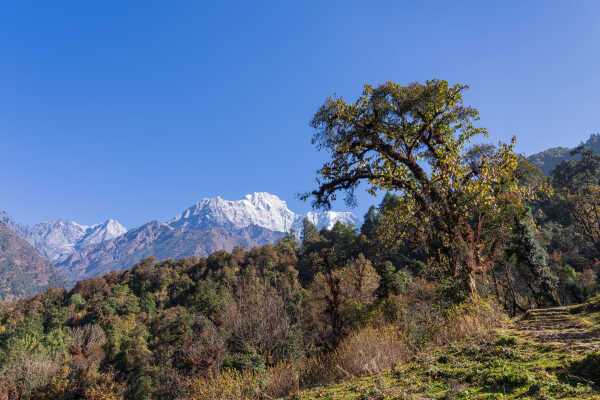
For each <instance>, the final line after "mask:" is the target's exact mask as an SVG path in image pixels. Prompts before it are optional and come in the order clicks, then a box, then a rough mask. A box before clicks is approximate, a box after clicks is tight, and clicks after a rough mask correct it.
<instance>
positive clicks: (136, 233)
mask: <svg viewBox="0 0 600 400" xmlns="http://www.w3.org/2000/svg"><path fill="white" fill-rule="evenodd" d="M305 217H306V218H308V219H309V220H310V221H311V222H312V223H314V224H315V225H316V226H317V228H319V229H320V228H323V227H325V228H328V229H330V228H332V227H333V226H334V225H335V223H336V222H338V221H340V222H342V223H344V224H348V223H352V224H355V225H357V224H358V219H357V218H356V217H355V216H354V214H352V213H350V212H335V211H327V212H322V213H315V212H309V213H306V214H296V213H294V212H293V211H291V210H290V209H289V208H288V207H287V204H286V202H285V201H283V200H281V199H280V198H279V197H277V196H275V195H273V194H270V193H264V192H262V193H253V194H249V195H246V197H245V198H243V199H241V200H235V201H231V200H224V199H222V198H220V197H213V198H207V199H204V200H201V201H200V202H198V203H196V204H195V205H193V206H191V207H189V208H188V209H186V210H185V211H183V212H182V213H181V214H179V215H177V216H176V217H175V218H172V219H171V220H169V221H168V222H156V221H153V222H149V223H147V224H144V225H142V226H140V227H138V228H134V229H131V230H129V231H127V233H125V234H123V235H120V236H118V237H115V238H113V239H110V240H104V241H102V242H100V243H97V244H93V245H89V246H84V247H81V248H78V249H77V250H76V251H74V252H73V253H72V254H70V255H69V256H68V257H66V258H64V259H62V260H59V262H58V263H57V264H56V267H57V269H58V270H59V272H61V273H62V274H63V275H64V276H66V277H68V278H69V279H71V280H77V279H82V278H87V277H93V276H97V275H100V274H103V273H105V272H108V271H112V270H116V269H127V268H131V267H132V266H133V265H134V264H135V263H137V262H139V261H140V260H141V259H143V258H145V257H149V256H155V257H156V258H158V259H159V260H162V259H167V258H181V257H190V256H197V257H204V256H207V255H209V254H210V253H213V252H215V251H218V250H227V251H231V249H233V248H234V247H235V246H244V247H246V248H251V247H254V246H261V245H265V244H268V243H275V242H277V241H278V240H279V239H281V238H282V237H284V236H285V235H286V233H289V232H291V231H292V230H293V231H294V232H295V234H296V236H297V237H298V238H300V237H301V236H302V226H303V224H302V221H303V219H304V218H305Z"/></svg>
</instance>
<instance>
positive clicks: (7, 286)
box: [0, 221, 66, 300]
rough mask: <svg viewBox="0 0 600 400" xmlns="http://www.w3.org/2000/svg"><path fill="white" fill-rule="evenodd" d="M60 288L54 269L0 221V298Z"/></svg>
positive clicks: (59, 278)
mask: <svg viewBox="0 0 600 400" xmlns="http://www.w3.org/2000/svg"><path fill="white" fill-rule="evenodd" d="M64 285H66V281H65V279H64V278H62V277H61V276H60V275H59V274H58V273H57V272H56V270H55V269H54V266H53V265H52V264H51V263H50V262H49V261H47V260H45V259H44V258H42V257H41V256H40V255H39V254H38V252H37V251H36V250H35V249H34V248H33V247H31V246H30V245H29V243H27V242H26V241H25V240H23V239H21V238H20V237H19V236H18V235H17V234H16V233H15V232H14V231H13V230H12V229H11V228H10V227H9V226H8V225H7V224H5V223H4V222H2V221H0V299H3V300H14V299H16V298H19V297H24V296H29V295H32V294H34V293H38V292H40V291H43V290H45V289H47V288H49V287H55V286H64Z"/></svg>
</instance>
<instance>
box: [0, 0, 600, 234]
mask: <svg viewBox="0 0 600 400" xmlns="http://www.w3.org/2000/svg"><path fill="white" fill-rule="evenodd" d="M492 3H494V4H492ZM0 55H1V58H0V60H1V61H0V152H1V156H0V209H5V210H7V211H8V212H9V214H11V215H12V216H13V217H15V218H16V219H17V220H18V221H21V222H24V223H35V222H39V221H43V220H51V219H57V218H68V219H74V220H76V221H79V222H81V223H96V222H100V221H102V220H104V219H106V218H109V217H114V218H117V219H119V220H120V221H121V222H122V223H123V224H124V225H126V226H127V227H134V226H137V225H139V224H142V223H144V222H146V221H149V220H152V219H158V220H164V219H167V218H170V217H172V216H174V215H175V214H177V213H179V212H180V211H182V210H183V209H185V208H187V207H188V206H189V205H191V204H193V203H195V202H196V201H198V200H200V199H201V198H203V197H209V196H215V195H220V196H221V197H223V198H226V199H238V198H241V197H242V196H243V195H244V194H245V193H249V192H253V191H268V192H272V193H275V194H278V195H279V196H280V197H282V198H283V199H284V200H287V201H288V204H289V206H290V208H291V209H292V210H295V211H307V210H308V209H309V208H310V205H309V204H307V203H304V202H301V201H299V200H298V199H297V198H296V193H298V192H302V191H305V190H309V189H311V188H313V183H314V176H315V175H314V172H315V170H316V169H317V168H318V167H319V165H320V162H321V161H322V160H323V157H324V155H323V154H319V153H317V152H316V150H315V149H314V148H313V146H312V145H311V144H310V138H311V136H312V133H313V132H312V130H311V128H310V127H309V125H308V122H309V120H310V118H311V116H312V115H313V114H314V112H315V111H316V109H317V108H318V106H319V105H321V104H322V102H323V101H324V100H325V98H326V97H328V96H329V95H331V94H333V93H334V92H336V93H337V94H339V95H342V96H343V97H344V98H346V99H348V100H352V99H354V98H355V97H356V96H357V95H358V94H359V93H360V91H361V88H362V85H363V83H372V84H379V83H382V82H384V81H387V80H393V81H397V82H400V83H409V82H412V81H424V80H426V79H431V78H440V79H445V80H449V81H451V82H461V83H468V84H470V85H471V90H470V91H469V92H468V94H467V95H466V102H467V103H468V104H470V105H473V106H475V107H477V108H478V109H479V110H480V112H481V123H482V125H484V126H486V127H487V128H488V129H489V131H490V132H491V140H492V141H494V142H496V141H497V140H508V139H509V138H510V137H511V136H512V135H517V137H518V147H517V150H519V151H520V152H523V153H527V154H530V153H532V152H536V151H539V150H543V149H545V148H548V147H551V146H558V145H562V146H573V145H576V144H578V143H579V142H580V141H582V140H583V139H585V138H586V137H587V136H589V135H590V134H591V133H593V132H598V131H600V111H599V110H598V106H599V104H600V2H599V1H597V0H589V1H563V0H561V1H550V0H541V1H501V2H500V1H498V2H487V1H472V2H468V1H440V2H420V1H419V2H417V1H410V2H409V1H405V2H402V1H389V2H384V1H369V2H366V1H347V0H346V1H314V2H313V1H296V2H291V1H272V2H249V1H248V2H226V1H219V2H201V1H187V2H186V1H148V0H146V1H139V2H134V1H131V2H124V1H103V2H85V1H72V2H67V1H53V2H40V1H36V2H30V1H13V2H5V4H3V7H2V10H1V12H0ZM359 200H360V204H359V208H358V209H357V210H356V212H357V213H358V214H363V213H364V212H365V210H366V209H367V208H368V206H369V205H370V204H371V203H372V202H374V201H375V200H374V199H373V198H371V197H370V196H368V195H361V196H360V198H359ZM336 208H337V209H343V208H344V205H343V203H340V204H338V205H337V207H336Z"/></svg>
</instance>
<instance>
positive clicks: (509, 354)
mask: <svg viewBox="0 0 600 400" xmlns="http://www.w3.org/2000/svg"><path fill="white" fill-rule="evenodd" d="M599 360H600V358H598V355H597V353H596V355H593V356H592V355H590V356H587V357H585V356H583V355H580V354H577V353H574V352H571V351H569V350H568V349H566V348H564V347H557V346H549V345H540V344H536V343H532V342H528V341H524V340H521V339H517V338H515V337H512V336H508V337H501V338H499V339H498V340H497V341H496V342H495V343H488V344H486V343H471V344H464V345H455V346H450V347H447V348H445V349H440V350H436V351H432V352H428V353H425V354H421V355H420V356H419V357H417V358H416V359H415V360H414V361H413V362H410V363H407V364H402V365H398V366H397V367H396V368H395V369H394V370H393V371H389V372H387V373H384V374H378V375H374V376H370V377H363V378H360V379H354V380H351V381H347V382H340V383H337V384H333V385H329V386H325V387H322V388H317V389H312V390H308V391H305V392H302V393H300V394H298V395H296V397H294V398H295V399H298V400H312V399H332V400H338V399H342V400H354V399H424V398H430V399H600V391H599V390H598V387H597V386H596V383H594V381H593V379H592V375H590V374H593V371H600V364H597V363H598V362H599ZM575 371H578V374H580V375H581V376H579V375H577V374H576V373H575ZM578 376H579V378H577V377H578Z"/></svg>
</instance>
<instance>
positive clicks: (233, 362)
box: [223, 345, 265, 372]
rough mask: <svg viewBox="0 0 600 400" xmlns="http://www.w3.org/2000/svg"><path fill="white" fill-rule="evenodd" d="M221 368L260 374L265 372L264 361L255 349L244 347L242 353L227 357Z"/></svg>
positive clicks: (248, 346)
mask: <svg viewBox="0 0 600 400" xmlns="http://www.w3.org/2000/svg"><path fill="white" fill-rule="evenodd" d="M223 368H225V369H235V370H238V371H255V372H260V371H264V370H265V359H264V358H263V357H262V356H261V355H260V354H258V352H257V351H256V349H255V348H253V347H252V346H250V345H246V346H245V347H244V349H243V351H241V352H239V353H233V354H229V355H227V356H226V357H225V359H224V360H223Z"/></svg>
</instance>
